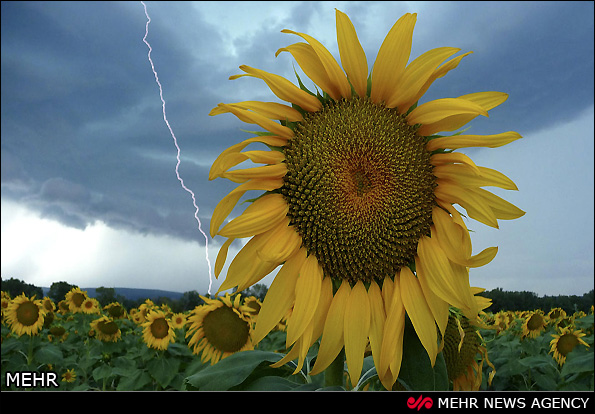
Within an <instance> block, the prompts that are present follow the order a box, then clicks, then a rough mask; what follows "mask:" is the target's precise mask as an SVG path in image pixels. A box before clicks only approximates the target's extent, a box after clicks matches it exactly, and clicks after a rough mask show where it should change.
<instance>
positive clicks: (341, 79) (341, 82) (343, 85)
mask: <svg viewBox="0 0 595 414" xmlns="http://www.w3.org/2000/svg"><path fill="white" fill-rule="evenodd" d="M281 33H292V34H295V35H298V36H300V37H301V38H302V39H304V40H305V41H306V42H308V43H309V44H310V46H312V48H313V49H314V52H316V55H317V56H318V58H319V59H320V63H322V66H324V69H325V71H326V73H327V75H328V77H329V79H330V81H331V83H332V85H333V90H334V91H336V93H338V96H341V97H343V98H351V86H350V85H349V82H348V81H347V76H345V73H344V72H343V70H342V69H341V66H339V64H338V63H337V61H336V60H335V58H334V57H333V55H331V54H330V52H329V51H328V50H327V49H326V48H325V47H324V46H323V45H322V43H320V42H319V41H318V40H316V39H314V38H313V37H312V36H309V35H307V34H304V33H298V32H294V31H293V30H287V29H284V30H281ZM327 92H328V91H327Z"/></svg>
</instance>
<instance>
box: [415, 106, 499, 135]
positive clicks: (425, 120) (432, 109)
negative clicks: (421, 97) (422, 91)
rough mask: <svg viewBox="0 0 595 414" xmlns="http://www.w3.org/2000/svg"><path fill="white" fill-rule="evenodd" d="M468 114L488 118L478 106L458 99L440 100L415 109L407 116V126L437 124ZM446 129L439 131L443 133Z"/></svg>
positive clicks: (484, 111)
mask: <svg viewBox="0 0 595 414" xmlns="http://www.w3.org/2000/svg"><path fill="white" fill-rule="evenodd" d="M460 114H465V115H467V114H469V115H471V116H473V117H475V116H477V115H484V116H488V111H486V110H485V109H483V108H482V107H481V106H479V105H478V104H476V103H474V102H471V101H467V100H464V99H459V98H442V99H436V100H434V101H430V102H426V103H424V104H422V105H420V106H418V107H417V108H415V109H414V110H413V111H411V113H410V114H409V115H408V116H407V122H408V123H409V125H415V124H422V125H425V124H437V123H440V122H442V121H443V120H444V119H448V118H449V117H452V116H455V115H460ZM445 130H446V129H440V131H445Z"/></svg>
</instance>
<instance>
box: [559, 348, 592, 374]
mask: <svg viewBox="0 0 595 414" xmlns="http://www.w3.org/2000/svg"><path fill="white" fill-rule="evenodd" d="M578 346H581V345H578ZM593 361H594V360H593V352H584V353H581V352H576V349H575V350H573V351H572V352H570V353H569V354H568V356H567V357H566V362H565V363H564V365H563V366H562V372H560V375H562V376H566V375H570V374H577V373H580V372H593Z"/></svg>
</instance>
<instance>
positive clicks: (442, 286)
mask: <svg viewBox="0 0 595 414" xmlns="http://www.w3.org/2000/svg"><path fill="white" fill-rule="evenodd" d="M432 234H435V231H432ZM417 254H418V256H419V260H420V263H421V265H422V266H423V273H424V276H425V277H426V280H427V281H428V286H429V287H430V289H432V291H433V292H434V293H435V294H436V295H437V296H438V297H440V298H441V299H442V300H444V301H445V302H448V303H450V304H451V305H453V306H455V307H457V308H459V309H461V310H462V311H463V312H466V314H468V313H467V312H473V311H475V312H476V311H477V309H476V304H475V301H474V299H473V295H472V294H471V286H470V285H469V276H468V272H467V270H466V268H465V267H463V266H460V265H457V264H456V263H453V262H451V261H449V260H448V257H447V256H446V254H445V253H444V251H443V250H442V249H441V248H440V245H439V244H438V242H437V241H436V239H435V236H434V237H432V238H430V237H427V236H422V238H421V239H420V241H419V244H418V248H417Z"/></svg>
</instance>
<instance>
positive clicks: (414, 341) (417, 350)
mask: <svg viewBox="0 0 595 414" xmlns="http://www.w3.org/2000/svg"><path fill="white" fill-rule="evenodd" d="M399 379H400V380H402V381H403V382H405V383H406V384H407V386H409V388H411V390H413V391H448V389H449V382H448V374H447V372H446V363H445V362H444V357H443V356H442V354H439V355H438V357H437V358H436V363H435V364H434V367H432V364H431V362H430V357H429V356H428V353H427V352H426V350H425V348H424V347H423V345H422V344H421V342H420V340H419V339H418V337H417V335H416V333H415V329H414V328H413V325H412V324H411V322H410V320H409V318H407V320H406V322H405V334H404V337H403V361H402V362H401V371H400V372H399Z"/></svg>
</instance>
